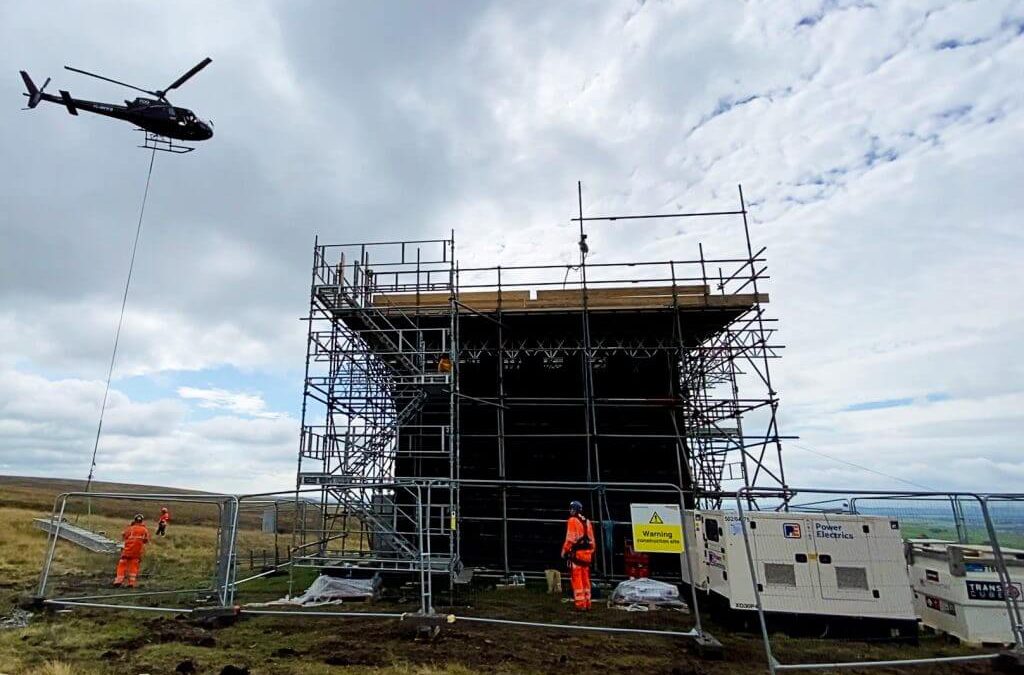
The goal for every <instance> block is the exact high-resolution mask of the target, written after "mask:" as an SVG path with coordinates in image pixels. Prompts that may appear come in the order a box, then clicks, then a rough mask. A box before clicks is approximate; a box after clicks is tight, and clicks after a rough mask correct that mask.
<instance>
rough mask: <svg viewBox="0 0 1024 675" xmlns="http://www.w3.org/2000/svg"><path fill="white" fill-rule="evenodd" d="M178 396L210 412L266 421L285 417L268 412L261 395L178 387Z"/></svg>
mask: <svg viewBox="0 0 1024 675" xmlns="http://www.w3.org/2000/svg"><path fill="white" fill-rule="evenodd" d="M178 396H180V397H182V398H183V399H186V400H193V401H198V405H199V407H200V408H205V409H208V410H227V411H228V412H233V413H237V414H239V415H247V416H249V417H261V418H264V419H277V418H279V417H283V415H282V414H281V413H275V412H270V411H268V410H267V404H266V402H265V401H264V400H263V397H262V396H260V395H259V394H246V393H243V392H238V391H227V390H225V389H200V388H198V387H178Z"/></svg>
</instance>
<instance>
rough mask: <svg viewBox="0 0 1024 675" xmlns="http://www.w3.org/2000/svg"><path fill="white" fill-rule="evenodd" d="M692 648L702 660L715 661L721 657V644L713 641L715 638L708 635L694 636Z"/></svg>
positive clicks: (715, 640)
mask: <svg viewBox="0 0 1024 675" xmlns="http://www.w3.org/2000/svg"><path fill="white" fill-rule="evenodd" d="M693 647H694V651H696V653H697V656H699V657H700V658H702V659H709V660H716V661H717V660H718V659H721V658H722V656H723V654H722V643H721V642H719V641H718V640H717V639H715V637H714V636H712V635H711V634H710V633H699V634H698V635H696V636H695V637H694V638H693Z"/></svg>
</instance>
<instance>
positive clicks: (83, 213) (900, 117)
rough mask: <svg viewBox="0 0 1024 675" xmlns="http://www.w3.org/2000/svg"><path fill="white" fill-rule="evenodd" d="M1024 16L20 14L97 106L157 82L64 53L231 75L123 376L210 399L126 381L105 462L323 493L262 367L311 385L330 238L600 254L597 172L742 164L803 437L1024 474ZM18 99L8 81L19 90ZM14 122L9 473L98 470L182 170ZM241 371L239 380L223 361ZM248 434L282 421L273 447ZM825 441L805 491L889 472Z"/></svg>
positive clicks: (487, 258) (695, 172) (12, 118)
mask: <svg viewBox="0 0 1024 675" xmlns="http://www.w3.org/2000/svg"><path fill="white" fill-rule="evenodd" d="M37 4H38V3H37ZM1021 26H1024V15H1022V14H1021V12H1020V7H1019V4H1018V3H1013V2H1011V1H1008V0H1006V1H1001V0H995V1H993V2H986V3H972V2H959V1H955V0H934V1H931V2H926V3H923V4H921V5H915V6H914V7H909V6H907V5H903V4H899V3H866V2H855V1H851V2H845V1H833V0H828V1H824V0H823V1H820V2H816V1H813V0H808V1H806V2H800V3H792V4H788V3H787V4H780V3H776V2H769V1H767V0H764V1H755V2H750V3H745V4H742V5H741V4H731V3H719V2H707V3H696V4H695V3H688V2H661V3H653V2H647V3H639V2H631V1H625V0H623V1H621V2H609V3H599V4H588V3H585V2H580V3H559V4H557V5H551V4H550V3H546V4H545V3H530V2H523V3H514V4H510V3H474V4H473V5H471V6H467V5H465V4H464V3H451V4H447V3H432V4H431V5H430V6H426V5H423V6H421V5H419V4H415V3H412V4H408V5H383V4H382V5H373V6H372V7H369V8H368V7H366V6H358V7H356V6H354V5H353V6H345V5H337V6H331V7H330V8H322V7H313V6H310V5H307V4H304V3H289V4H287V5H285V4H280V3H272V2H266V1H261V0H257V1H255V2H246V3H241V2H235V3H218V4H217V5H215V6H210V5H209V4H208V3H200V2H198V0H196V1H195V2H193V3H185V4H183V5H180V6H179V7H178V9H177V11H175V12H173V13H169V12H167V11H166V8H163V7H161V6H158V5H153V6H145V7H136V8H134V9H133V10H132V11H124V9H123V8H120V7H118V6H117V5H116V4H114V5H109V6H105V8H104V9H101V10H97V9H96V8H94V7H92V6H85V5H82V6H76V5H69V6H67V7H65V8H64V10H63V14H62V17H61V20H60V21H54V20H53V15H52V12H49V11H47V10H46V9H45V8H43V6H42V5H39V6H37V5H33V4H17V5H16V4H11V3H9V4H6V5H3V6H0V41H2V44H4V45H5V48H6V50H7V51H8V52H9V53H10V54H18V56H19V60H20V63H19V67H24V68H26V69H27V70H28V71H29V72H31V73H33V75H36V74H38V75H37V77H38V78H39V79H42V78H45V77H46V75H53V76H54V77H55V81H54V86H56V85H59V86H60V87H61V88H68V89H70V91H71V92H72V94H76V95H80V96H83V97H89V98H101V99H102V98H106V99H110V100H116V99H117V98H118V97H119V96H121V95H122V94H123V93H124V92H122V91H121V90H119V89H118V88H115V87H114V86H112V85H107V84H105V83H102V82H98V81H92V80H88V79H85V78H79V77H73V76H71V75H70V74H69V73H67V72H65V71H62V70H61V66H62V65H63V64H64V63H71V64H73V65H77V66H80V67H84V68H87V69H90V70H96V71H98V72H101V73H104V74H107V75H110V76H112V77H116V78H118V79H124V80H126V81H130V82H133V83H138V84H141V85H144V86H148V85H150V84H152V85H153V86H162V83H166V82H169V81H171V80H173V78H174V77H176V76H177V75H178V74H179V73H181V72H183V71H184V70H185V69H187V68H188V67H190V66H191V65H192V64H193V63H195V62H197V61H198V60H199V59H200V58H202V57H203V56H206V55H210V56H211V57H213V59H214V62H213V64H212V65H211V66H210V67H209V68H207V69H206V70H204V71H203V73H202V74H201V75H199V76H197V77H196V78H194V79H193V80H192V81H190V82H189V83H188V85H187V86H186V87H183V88H182V89H181V90H180V91H178V92H177V94H176V96H175V97H174V100H175V103H177V104H181V105H187V106H189V107H191V108H193V109H194V110H196V112H197V113H199V114H200V115H201V116H204V117H212V118H213V119H214V120H215V121H216V123H217V126H216V133H217V135H216V136H215V137H214V139H212V140H211V141H210V142H209V143H206V144H204V145H202V146H201V147H200V148H199V149H197V151H196V152H194V153H191V154H189V155H186V156H183V157H165V156H160V157H158V158H157V161H156V167H155V173H154V177H153V185H152V189H151V193H150V198H149V203H148V205H147V212H146V220H145V226H144V229H143V235H142V241H141V245H140V250H139V258H138V261H137V267H136V276H135V281H134V282H133V288H132V294H131V296H130V298H129V305H128V315H127V319H126V324H125V332H124V334H123V343H122V349H121V356H120V357H119V361H118V367H117V369H116V371H115V372H116V374H117V377H119V378H123V377H126V376H129V375H131V376H134V377H135V379H136V380H138V379H147V380H150V381H152V382H158V381H159V380H160V379H161V378H163V377H167V373H171V372H173V373H180V372H184V371H189V372H191V373H193V375H194V378H193V379H192V380H190V381H189V382H187V383H184V384H178V385H175V388H177V387H179V386H180V387H181V388H183V389H185V390H186V391H187V392H190V397H183V396H181V395H178V396H175V395H173V393H172V392H163V393H161V394H160V395H157V396H153V397H143V398H146V400H142V398H140V397H138V396H135V397H134V398H133V397H131V396H129V395H128V394H127V393H125V392H127V382H118V381H117V380H115V395H116V399H117V400H116V401H113V402H112V407H111V410H110V413H109V415H110V423H111V424H112V425H114V428H120V429H121V431H119V432H117V433H116V434H114V433H113V432H112V435H111V438H110V439H109V443H110V445H109V446H107V445H106V443H107V442H108V439H106V438H104V440H103V444H101V449H102V448H103V447H109V448H110V449H111V450H112V451H116V452H117V453H118V454H117V455H116V458H117V459H116V460H115V461H114V462H112V463H111V464H108V465H105V466H115V467H118V468H117V470H118V471H126V472H129V473H130V472H135V473H137V474H138V475H140V476H143V477H145V478H146V479H147V480H152V481H153V482H159V481H160V480H164V479H165V477H166V476H167V475H168V472H170V473H171V474H173V475H174V476H175V479H176V480H177V479H178V478H180V479H182V480H184V479H185V478H186V477H188V478H189V479H192V478H194V479H195V480H197V481H200V482H204V484H207V483H209V482H212V481H213V480H214V478H207V477H204V476H211V477H213V476H215V477H217V478H216V480H221V479H223V480H225V481H228V482H231V484H235V485H242V484H245V481H246V480H251V481H253V482H254V483H257V482H260V481H268V480H269V477H270V476H272V475H274V476H276V475H277V474H276V473H275V472H276V471H281V472H283V473H284V474H286V475H287V474H289V473H290V474H291V476H292V478H293V477H294V457H295V453H296V448H295V443H294V439H292V440H290V441H289V440H287V438H286V437H287V436H288V434H286V433H285V432H284V430H285V427H286V426H288V425H289V424H290V425H292V432H290V433H293V432H294V431H295V429H294V427H295V426H296V425H297V422H296V421H295V420H294V419H293V417H273V415H275V414H276V413H275V410H280V409H282V406H281V405H279V404H278V403H276V402H277V401H280V400H281V399H282V398H287V397H293V398H294V399H295V400H297V399H298V391H297V387H294V389H295V391H292V390H288V391H285V389H287V387H286V386H285V385H276V386H278V389H275V390H274V391H263V390H261V389H260V387H261V386H262V382H263V381H266V380H268V379H269V378H270V375H268V374H271V375H272V376H273V377H275V378H277V380H276V381H278V382H285V381H287V382H292V381H293V379H291V378H292V376H293V375H294V374H295V373H299V372H301V368H302V364H303V357H304V353H303V352H304V348H305V343H304V339H303V334H304V332H305V326H304V325H303V324H302V322H300V321H299V320H298V318H299V317H300V316H302V315H303V314H304V313H305V311H306V309H307V306H308V286H309V265H310V253H311V247H312V244H313V241H314V237H315V236H319V237H320V240H321V242H323V241H329V242H342V241H365V240H370V239H400V238H435V237H438V236H442V235H444V234H447V233H448V232H449V231H450V230H451V229H452V228H455V229H456V237H457V241H458V250H459V256H460V259H461V261H462V262H463V263H464V264H467V265H469V264H472V265H474V266H483V265H493V264H502V265H512V264H522V263H526V262H530V263H537V264H545V263H555V264H560V263H566V262H570V261H572V260H573V259H574V256H575V241H576V238H577V236H578V235H577V232H576V231H575V228H574V226H573V224H572V223H570V222H569V220H568V219H569V218H570V217H571V216H572V215H573V214H574V211H575V209H576V201H575V199H576V194H575V181H576V180H577V179H582V180H583V183H584V209H585V210H586V212H587V213H588V214H596V213H638V212H651V211H669V210H687V209H719V208H733V207H735V206H736V205H737V194H736V188H735V186H736V184H737V183H740V182H742V183H743V186H744V191H745V194H746V196H747V198H748V205H749V206H750V208H751V215H752V221H751V228H752V233H753V237H754V240H755V245H756V246H759V245H766V246H768V260H769V265H770V267H769V273H770V275H771V279H770V281H769V282H768V283H767V285H768V290H769V291H770V292H771V294H772V302H771V304H770V305H769V309H770V311H771V313H772V315H773V316H774V317H778V318H780V319H781V323H780V324H779V328H780V332H779V334H778V336H777V340H778V342H780V343H783V344H785V345H786V346H787V348H786V349H785V350H784V358H782V359H781V360H779V361H776V362H774V363H773V364H772V365H773V376H774V379H773V383H774V385H775V386H776V388H777V389H778V390H779V392H780V396H781V401H782V403H781V408H780V415H781V418H780V419H781V421H782V429H781V430H782V432H783V433H788V434H797V435H800V436H801V437H802V438H803V441H801V442H803V443H805V444H806V445H807V446H808V447H813V448H818V449H820V450H822V451H824V452H826V453H829V454H835V455H836V456H837V457H840V458H845V459H848V460H850V461H853V462H855V463H858V464H864V465H866V466H879V467H882V470H883V471H885V472H886V473H891V474H893V475H902V476H909V477H914V476H917V477H920V478H921V480H922V481H923V482H926V483H928V484H934V485H937V486H951V485H964V486H968V485H970V486H974V487H979V486H981V487H985V486H1002V487H1003V488H1004V489H1012V488H1013V487H1014V485H1015V483H1014V480H1015V478H1014V477H1015V476H1018V475H1019V474H1018V473H1017V471H1018V467H1019V463H1018V461H1017V459H1016V457H1018V456H1019V452H1020V448H1019V446H1018V445H1017V444H1016V441H1015V440H1014V439H1015V438H1016V436H1017V433H1016V432H1015V431H1014V429H1015V428H1016V429H1019V427H1020V424H1022V423H1024V418H1022V416H1021V415H1022V413H1020V412H1018V411H1019V410H1020V408H1015V407H1014V406H1015V405H1016V404H1017V403H1018V402H1019V396H1021V395H1022V391H1024V390H1022V386H1021V384H1020V383H1021V382H1024V377H1022V376H1024V366H1022V365H1021V364H1020V361H1019V359H1018V358H1017V356H1016V354H1017V351H1018V343H1019V341H1020V336H1021V335H1022V333H1024V310H1022V309H1021V308H1020V303H1019V301H1018V299H1017V297H1016V295H1017V292H1018V289H1019V288H1020V285H1021V283H1022V281H1024V279H1022V277H1021V274H1020V269H1021V266H1020V264H1019V261H1020V260H1021V258H1022V256H1024V240H1022V238H1021V235H1020V231H1019V218H1018V212H1019V206H1018V204H1017V201H1018V199H1017V194H1018V192H1019V186H1020V185H1021V184H1022V183H1024V165H1022V163H1021V162H1020V160H1019V156H1018V155H1019V153H1018V152H1017V151H1016V148H1017V147H1018V146H1019V139H1020V136H1021V130H1022V129H1024V81H1022V80H1021V78H1020V77H1019V75H1018V71H1019V64H1020V63H1021V62H1022V61H1024V34H1022V30H1021ZM125 54H130V55H131V58H130V59H125V57H124V55H125ZM20 87H21V83H20V81H19V79H18V78H16V77H9V78H4V79H2V80H0V98H3V99H4V100H7V101H16V100H20V99H21V90H20ZM3 114H4V115H6V117H4V119H3V124H0V149H2V151H3V153H4V156H7V157H16V158H18V159H17V161H16V162H8V163H7V164H6V165H5V166H4V167H2V168H0V201H2V203H3V204H4V205H5V208H4V213H3V214H2V215H0V230H2V239H3V242H4V245H3V246H0V369H3V375H4V381H3V382H2V383H0V387H2V389H3V391H5V392H7V394H5V395H4V396H5V397H4V398H3V401H4V406H5V407H4V408H3V410H2V411H0V430H2V435H0V464H3V465H6V466H8V467H16V469H17V470H18V471H32V470H37V469H38V470H42V469H45V470H47V471H50V472H58V473H59V472H60V471H61V467H64V470H65V471H66V472H67V473H75V472H77V469H74V467H75V466H80V465H81V462H82V461H83V460H81V459H80V458H81V449H82V448H87V449H91V443H92V440H91V436H92V435H93V434H94V426H93V425H94V422H93V420H95V416H96V414H97V408H98V404H99V403H98V402H99V399H100V398H101V396H102V391H101V390H100V391H99V393H97V389H96V388H97V386H99V384H100V383H99V378H101V377H102V376H103V375H105V369H106V364H107V362H108V359H109V353H110V347H111V340H112V334H113V329H114V326H115V325H116V311H117V307H118V306H119V302H120V296H119V294H120V292H121V289H122V288H123V281H124V277H125V274H126V272H127V260H128V255H129V253H130V248H131V236H132V234H133V232H134V225H135V218H136V216H137V214H138V208H139V200H140V199H141V193H142V188H143V185H144V179H145V176H144V172H145V168H146V165H147V161H148V158H147V157H145V155H144V154H143V153H140V152H139V151H137V150H136V149H135V148H134V145H135V140H136V139H135V138H134V133H135V132H133V131H131V129H130V127H129V126H128V125H125V124H121V123H117V122H113V121H110V120H105V119H99V118H95V117H92V116H88V115H82V116H80V117H78V118H71V117H69V116H67V114H66V113H65V112H64V111H62V110H61V108H60V107H59V106H53V105H41V106H40V107H39V108H38V109H37V110H34V111H31V112H21V111H16V110H15V109H14V106H13V105H12V106H11V107H10V109H8V110H6V112H4V113H3ZM589 242H590V246H591V250H592V260H593V261H594V262H612V261H623V260H644V259H646V260H662V259H665V258H666V257H669V256H671V257H673V258H677V259H693V258H695V257H696V256H697V243H698V242H702V243H703V244H704V251H705V254H706V255H708V256H712V257H729V256H732V255H736V254H739V253H742V252H743V250H744V242H743V240H742V233H741V230H740V229H739V227H738V224H737V223H736V222H733V221H730V220H714V221H711V220H709V221H706V222H688V223H684V224H679V223H674V222H668V221H666V222H658V223H644V224H643V226H642V227H640V226H637V225H635V224H630V223H624V222H619V223H612V224H603V225H597V224H595V225H594V226H593V227H592V228H591V230H590V239H589ZM224 368H229V369H232V371H233V372H235V371H237V376H234V375H233V376H232V377H231V378H230V381H227V382H222V381H221V380H214V379H210V378H207V377H206V376H207V374H208V373H211V372H214V371H217V370H218V369H224ZM247 377H248V378H250V379H248V380H247V379H246V378H247ZM297 377H298V376H295V378H296V379H297ZM207 382H212V383H213V384H209V385H207V384H204V383H207ZM743 384H744V385H747V384H749V383H748V382H744V383H743ZM120 387H124V391H121V388H120ZM39 392H48V393H49V394H50V398H47V397H44V396H42V395H39ZM197 392H198V393H197ZM257 392H259V393H257ZM935 392H942V393H943V394H945V396H946V397H947V398H945V399H943V400H930V399H929V396H930V395H932V394H934V393H935ZM150 398H151V399H152V400H149V399H150ZM905 399H907V400H911V401H912V404H909V405H900V406H884V407H880V408H878V409H874V410H867V409H861V410H850V408H851V406H852V407H854V408H856V407H857V406H858V405H861V406H863V405H865V402H883V403H884V402H892V401H903V400H905ZM263 401H274V402H275V403H274V405H273V406H271V405H268V404H266V403H264V402H263ZM54 402H59V403H54ZM271 408H274V409H275V410H271ZM211 415H213V417H211ZM755 421H756V420H751V425H749V426H751V427H753V426H754V422H755ZM118 425H120V426H118ZM245 429H249V430H251V431H244V430H245ZM122 432H123V433H122ZM133 434H134V435H133ZM247 438H248V439H252V440H253V442H256V441H259V440H260V439H273V441H272V442H271V441H270V440H267V442H266V443H259V444H258V447H259V448H260V450H259V451H258V454H259V455H260V457H261V458H262V459H259V461H257V462H256V463H255V464H252V465H250V463H249V461H248V457H249V453H251V452H255V451H254V450H253V446H252V445H251V444H249V443H248V442H247V441H246V439H247ZM131 439H135V440H131ZM197 448H200V449H197ZM264 453H279V454H280V457H279V458H275V459H273V460H271V459H270V458H269V455H266V454H264ZM808 455H809V453H801V452H800V451H799V450H797V451H795V452H792V453H788V455H787V456H788V457H789V461H788V462H787V467H786V468H787V476H788V478H789V479H790V480H791V481H792V482H793V483H803V484H805V485H806V484H812V483H825V484H830V485H839V486H851V485H868V484H872V483H873V482H874V481H877V480H879V476H872V475H870V474H865V473H864V472H859V471H858V470H857V469H855V468H853V467H850V466H847V465H842V464H838V463H834V462H833V463H831V464H830V463H829V460H827V459H825V458H822V457H817V456H813V455H811V456H808ZM154 456H158V457H159V461H158V463H156V462H155V460H154ZM193 463H194V464H193ZM157 466H159V467H160V470H159V471H157V470H156V468H155V467H157ZM250 466H252V467H255V468H253V469H252V472H254V473H252V474H251V478H246V476H250V474H249V473H247V472H249V471H250V469H249V467H250ZM197 467H202V469H203V470H204V471H206V470H208V471H207V472H206V473H204V472H202V471H199V469H198V468H197ZM238 467H245V470H244V471H243V470H241V469H238ZM277 467H281V468H280V469H278V468H277ZM289 467H290V468H289ZM10 470H14V469H10ZM278 477H279V476H278ZM292 478H288V480H291V479H292ZM914 480H917V478H914ZM180 484H184V483H180ZM261 484H262V483H261Z"/></svg>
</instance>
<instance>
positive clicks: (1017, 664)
mask: <svg viewBox="0 0 1024 675" xmlns="http://www.w3.org/2000/svg"><path fill="white" fill-rule="evenodd" d="M992 669H993V670H995V671H996V672H997V673H1019V674H1024V652H1021V651H1018V650H1016V649H1015V650H1013V651H1008V652H1002V653H1001V654H1000V655H999V656H997V657H996V659H995V661H993V662H992Z"/></svg>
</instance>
